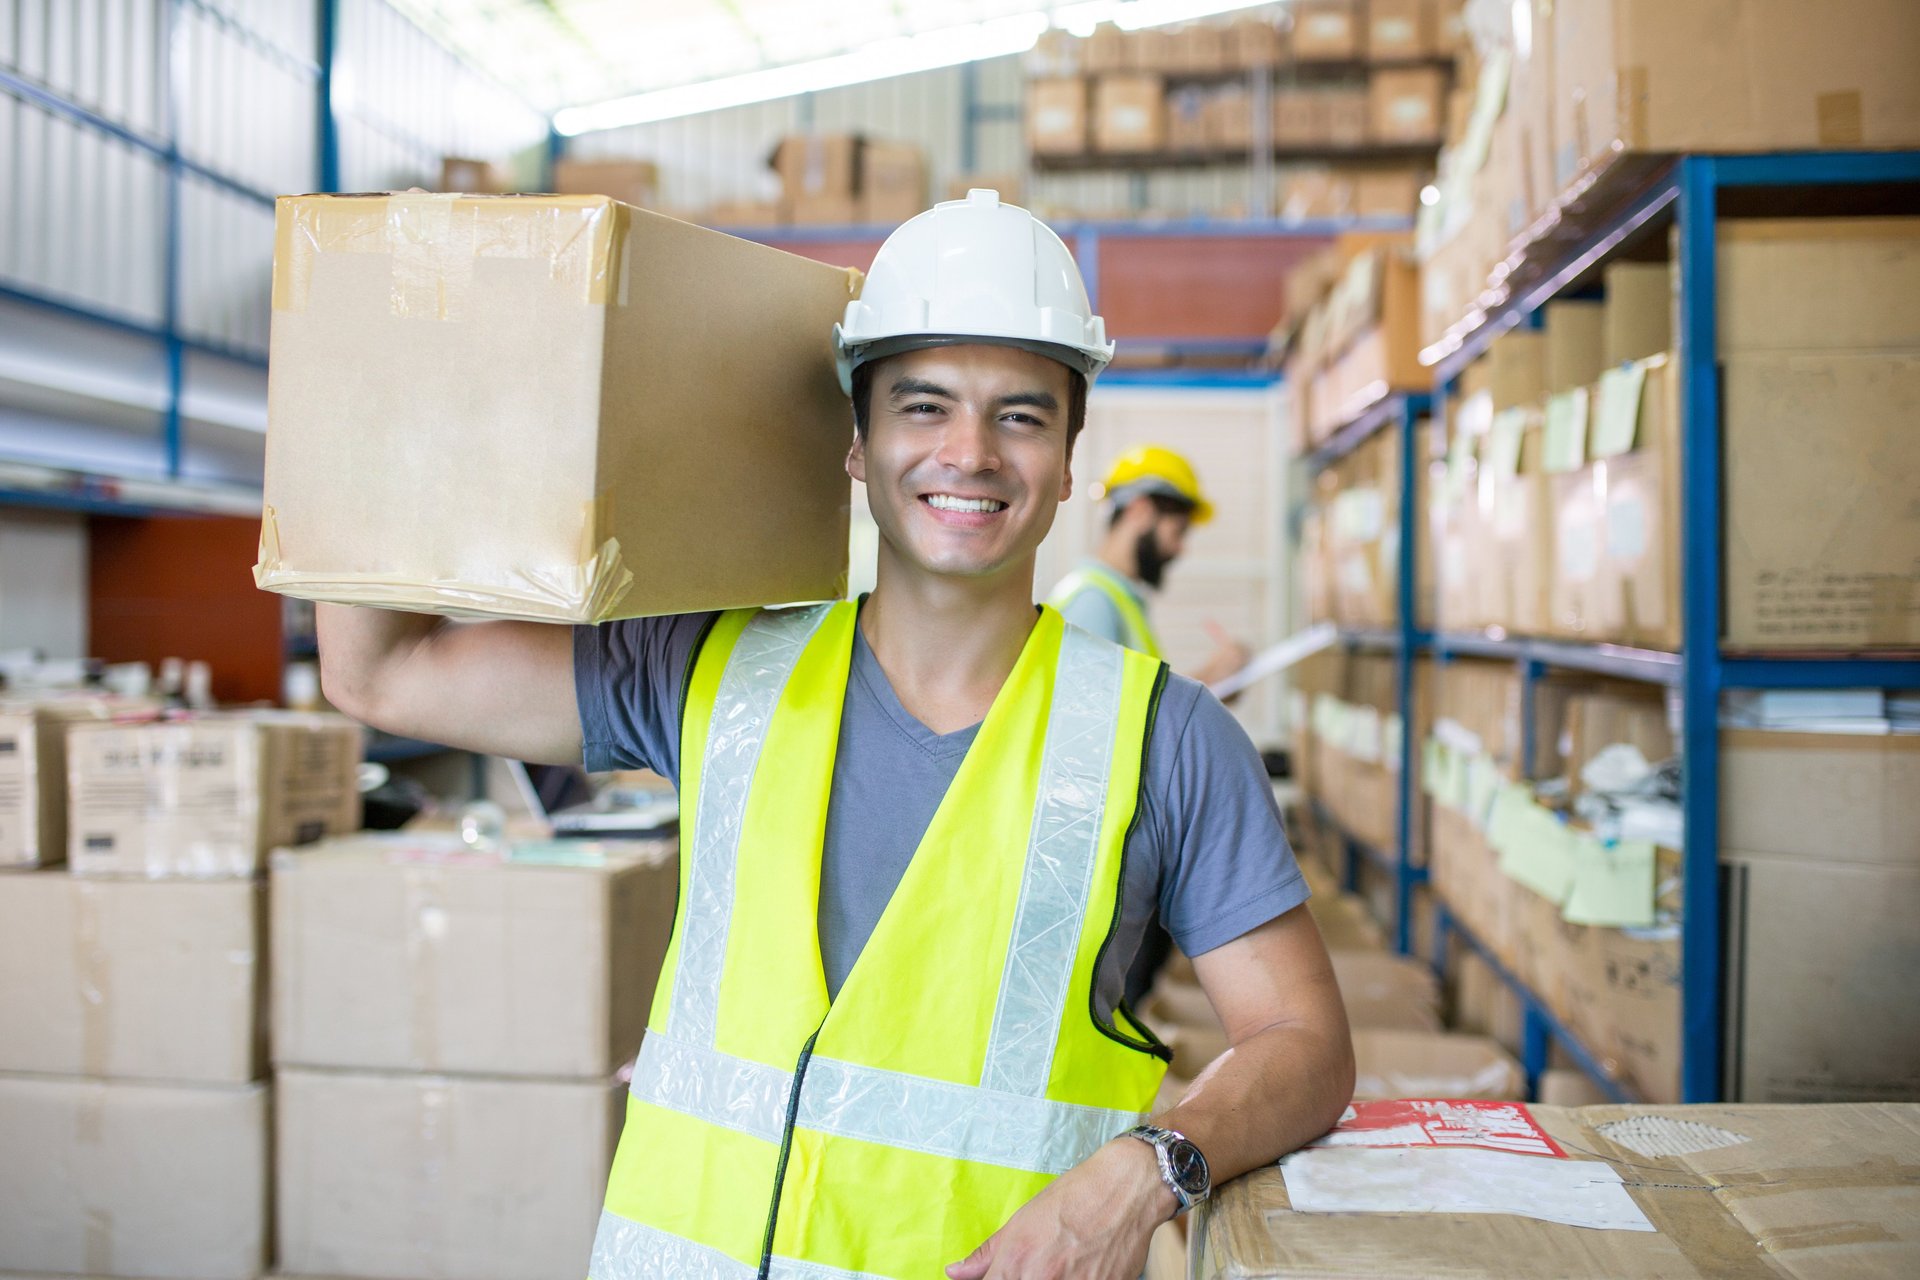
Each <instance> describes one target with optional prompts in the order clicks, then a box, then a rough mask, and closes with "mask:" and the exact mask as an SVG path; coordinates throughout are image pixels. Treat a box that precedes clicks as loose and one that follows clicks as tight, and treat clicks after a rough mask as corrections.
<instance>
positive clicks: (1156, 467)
mask: <svg viewBox="0 0 1920 1280" xmlns="http://www.w3.org/2000/svg"><path fill="white" fill-rule="evenodd" d="M1143 493H1162V494H1165V495H1167V496H1168V497H1170V498H1178V499H1180V500H1181V501H1183V502H1190V503H1192V504H1193V522H1194V523H1195V524H1205V523H1206V522H1207V521H1209V520H1211V519H1213V504H1212V503H1211V502H1208V501H1207V497H1206V495H1205V494H1203V493H1201V492H1200V477H1199V476H1197V475H1195V474H1194V473H1193V464H1192V463H1191V462H1188V461H1187V460H1186V459H1185V458H1183V457H1182V456H1180V455H1179V454H1177V453H1175V452H1174V451H1173V450H1171V449H1169V448H1167V447H1165V446H1164V445H1157V444H1140V445H1135V446H1134V447H1133V448H1131V449H1129V450H1127V451H1126V452H1125V453H1123V454H1121V455H1120V456H1119V457H1118V458H1115V459H1114V461H1113V467H1112V469H1111V470H1109V471H1108V472H1107V478H1106V479H1105V480H1104V481H1102V482H1101V485H1100V492H1099V493H1098V494H1096V495H1095V496H1096V497H1105V498H1114V499H1115V500H1116V501H1121V502H1125V501H1131V500H1132V499H1133V498H1134V497H1135V496H1137V495H1139V494H1143Z"/></svg>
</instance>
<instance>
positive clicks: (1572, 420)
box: [1540, 387, 1587, 474]
mask: <svg viewBox="0 0 1920 1280" xmlns="http://www.w3.org/2000/svg"><path fill="white" fill-rule="evenodd" d="M1542 446H1543V447H1542V449H1541V457H1540V464H1541V466H1542V467H1543V468H1544V469H1545V470H1547V471H1549V472H1552V473H1555V474H1558V473H1560V472H1564V471H1578V470H1579V469H1580V468H1581V467H1583V466H1585V465H1586V462H1587V389H1586V388H1585V387H1575V388H1574V389H1573V390H1571V391H1563V392H1561V393H1560V394H1559V395H1557V396H1554V397H1553V398H1552V399H1551V400H1548V401H1547V425H1546V436H1545V439H1544V440H1543V441H1542Z"/></svg>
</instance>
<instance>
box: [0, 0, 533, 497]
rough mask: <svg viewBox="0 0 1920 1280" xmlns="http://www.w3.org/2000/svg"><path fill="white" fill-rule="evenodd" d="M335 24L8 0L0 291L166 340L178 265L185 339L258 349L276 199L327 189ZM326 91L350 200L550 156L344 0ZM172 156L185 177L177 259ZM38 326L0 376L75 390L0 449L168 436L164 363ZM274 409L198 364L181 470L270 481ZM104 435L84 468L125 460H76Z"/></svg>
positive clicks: (13, 452)
mask: <svg viewBox="0 0 1920 1280" xmlns="http://www.w3.org/2000/svg"><path fill="white" fill-rule="evenodd" d="M320 14H321V3H320V0H0V72H4V73H6V76H7V77H8V78H9V80H10V81H17V82H19V83H6V82H0V286H4V287H5V288H6V289H8V290H10V291H13V292H15V293H18V294H24V295H28V296H32V297H39V298H45V299H48V300H51V301H54V302H58V303H63V304H66V305H68V306H71V307H74V308H77V309H79V310H81V311H84V312H89V313H96V314H99V315H102V316H106V317H111V318H116V319H120V320H124V321H128V322H131V323H133V324H135V325H140V326H144V327H146V328H149V329H162V328H164V327H165V326H166V325H167V323H168V319H169V315H168V312H169V307H168V281H169V271H170V265H169V264H170V262H171V263H173V264H174V265H175V266H176V267H177V271H178V276H177V286H178V289H177V294H176V299H177V308H176V314H175V316H174V317H173V320H174V325H175V330H176V332H178V333H179V334H180V336H181V337H182V338H184V339H186V340H187V341H189V342H191V343H194V344H198V345H200V346H202V347H205V348H211V349H218V350H224V351H231V352H233V353H235V354H236V355H239V356H243V357H250V358H252V359H254V360H257V359H258V358H259V357H261V356H263V355H264V353H265V351H266V345H267V330H268V318H269V294H270V289H271V280H272V259H273V208H272V203H271V197H272V196H273V195H275V194H278V193H284V192H301V191H311V190H314V189H315V188H317V187H318V186H319V154H318V153H319V146H320V142H319V138H320V126H319V118H318V111H319V96H318V85H319V74H320V68H319V65H318V59H319V57H320ZM334 77H335V101H336V117H337V119H338V120H339V126H340V128H339V150H340V161H341V166H340V174H341V183H342V185H343V186H344V187H346V188H347V189H349V190H378V189H384V188H395V187H406V186H411V185H414V184H423V185H429V186H431V185H434V184H435V183H436V182H437V180H438V171H439V164H440V157H441V156H442V155H445V154H465V155H477V156H480V157H483V158H486V159H492V160H496V161H499V160H505V159H507V158H508V157H509V156H510V155H512V154H513V153H515V152H516V151H518V152H531V153H533V154H535V155H536V156H537V153H538V151H539V149H540V148H541V147H542V146H543V145H544V143H545V139H546V121H545V119H544V118H543V117H542V116H541V115H540V114H539V113H538V112H536V111H534V110H532V109H531V108H530V107H528V106H527V105H526V104H524V103H522V102H520V101H519V100H518V99H516V98H514V97H513V96H512V95H511V94H508V93H507V92H506V91H505V90H503V89H501V88H500V87H499V86H497V85H496V84H494V83H493V82H492V81H490V80H488V79H486V78H485V77H483V76H481V75H479V74H478V73H476V72H474V71H472V70H470V69H469V68H467V67H465V66H463V65H461V64H460V63H459V61H458V60H457V59H455V58H454V57H453V55H452V54H450V53H448V52H447V51H446V50H445V49H443V48H441V47H440V46H439V45H437V44H435V43H434V42H433V41H432V40H431V39H429V38H428V37H427V36H426V35H425V34H424V33H422V32H421V31H420V30H419V28H417V27H415V26H414V25H413V24H412V23H411V22H409V21H408V20H406V19H404V18H402V17H400V16H399V14H398V13H396V12H395V11H394V10H393V9H391V8H390V7H389V6H388V5H386V4H385V3H383V2H382V0H340V3H339V8H338V21H337V26H336V29H335V62H334ZM169 87H171V92H169ZM47 99H54V100H57V103H56V102H52V101H47ZM58 103H64V104H71V106H72V107H74V108H78V109H79V112H82V113H85V114H86V115H90V116H91V117H94V118H95V119H94V120H92V121H89V120H87V119H84V118H76V113H75V112H73V111H70V110H62V109H61V107H60V106H59V105H58ZM142 143H145V144H146V145H145V146H143V145H141V144H142ZM169 150H172V151H174V152H175V153H176V154H177V155H178V156H179V157H180V159H181V161H182V162H183V168H182V171H181V173H180V177H179V209H180V215H181V216H180V221H179V235H178V243H177V245H176V246H172V249H173V253H172V254H171V255H170V245H169V239H168V222H169V219H168V201H169V186H170V179H169V176H168V175H169V165H168V163H167V160H166V153H167V152H168V151H169ZM195 167H197V168H199V169H202V170H204V171H205V172H206V176H203V175H202V174H200V173H196V172H193V169H194V168H195ZM34 316H35V313H34V311H33V310H32V308H31V307H23V306H19V305H14V304H7V308H6V313H5V315H4V317H0V373H3V374H4V375H5V376H4V378H0V381H10V382H12V383H14V384H17V385H19V386H23V387H34V386H36V384H38V386H39V387H45V386H46V385H47V384H49V383H54V382H57V383H58V384H59V387H58V390H59V395H58V396H57V397H55V398H53V399H49V397H48V396H47V395H46V394H42V393H41V391H39V390H35V391H34V392H33V393H32V394H30V395H25V396H23V395H21V394H14V395H10V396H8V397H7V400H6V401H0V457H4V456H12V457H28V456H31V457H33V458H34V459H35V460H37V461H42V462H45V461H48V460H53V461H56V462H57V461H59V460H61V458H62V457H63V456H65V455H63V454H62V453H61V452H60V450H59V449H58V448H53V447H50V445H49V443H48V440H47V437H48V436H49V433H50V432H58V431H60V430H62V428H63V424H67V423H71V424H73V425H75V426H77V425H78V424H82V423H85V424H92V425H94V426H109V427H111V428H113V429H117V430H120V431H123V432H127V433H129V434H131V435H135V436H139V437H144V438H146V439H148V440H153V439H156V438H157V433H158V430H159V426H158V422H159V418H160V415H161V413H163V412H164V408H163V406H164V404H165V403H166V399H167V394H166V384H167V375H166V368H165V361H164V358H163V355H162V353H160V352H159V351H157V350H148V349H136V351H135V352H130V351H129V350H127V349H125V346H126V344H125V342H124V340H122V339H120V338H119V337H118V335H115V336H114V337H113V338H111V339H109V338H108V337H107V336H106V334H105V333H104V332H103V333H102V334H101V335H99V338H98V340H97V341H96V340H94V338H93V336H92V335H85V334H84V329H81V330H76V331H75V335H74V336H72V337H69V338H68V339H67V340H65V341H64V342H63V343H62V344H60V345H59V346H58V349H57V350H55V349H52V348H49V346H48V344H47V343H46V342H44V341H42V342H34V341H31V340H30V337H31V335H28V334H27V333H26V332H25V330H24V327H23V326H25V325H27V324H31V323H33V320H34ZM16 320H18V323H16ZM62 323H63V324H64V323H65V322H64V321H63V322H62ZM130 354H131V355H133V358H129V356H130ZM223 364H224V366H225V367H223ZM264 396H265V379H264V376H263V374H262V372H261V371H260V370H259V369H258V368H257V367H256V366H254V365H250V364H247V363H243V362H221V361H219V360H217V359H213V358H210V357H208V356H206V355H204V354H201V355H196V356H195V357H194V359H193V360H191V361H190V362H189V365H188V369H187V387H186V394H185V396H183V405H185V407H186V411H187V412H186V417H187V421H186V422H185V424H184V426H185V433H184V444H185V455H184V457H183V474H185V475H188V476H196V477H199V478H202V479H217V480H225V481H235V480H238V481H241V482H245V481H247V480H249V479H254V478H257V475H258V470H259V464H258V457H259V452H260V441H259V430H260V427H261V425H263V423H264ZM7 401H10V402H11V403H8V402H7ZM28 402H30V406H29V403H28ZM156 405H159V406H162V408H160V409H156V407H155V406H156ZM28 407H30V408H31V410H32V413H31V414H29V413H27V412H26V410H27V408H28ZM196 415H198V416H196ZM92 434H97V433H89V432H85V431H79V430H74V431H70V432H68V433H67V438H69V439H71V440H73V441H74V442H75V451H74V452H73V454H72V456H71V458H70V459H69V460H70V462H71V465H74V466H76V467H92V468H99V467H103V466H108V467H111V469H115V470H125V469H128V467H127V465H126V463H125V457H126V455H125V454H124V453H122V452H121V451H119V450H116V449H112V448H106V449H104V451H103V449H101V448H91V449H89V450H86V451H81V450H80V448H79V441H81V440H83V439H88V438H91V435H92ZM136 453H137V451H136ZM140 456H145V455H140ZM108 459H119V460H120V461H119V462H117V463H109V462H108ZM132 469H135V470H138V469H140V468H137V467H135V468H132Z"/></svg>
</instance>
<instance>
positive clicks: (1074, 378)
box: [853, 360, 1087, 458]
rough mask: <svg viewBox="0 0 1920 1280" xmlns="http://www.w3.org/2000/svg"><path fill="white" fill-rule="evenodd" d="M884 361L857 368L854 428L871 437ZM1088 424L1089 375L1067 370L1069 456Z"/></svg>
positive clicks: (1071, 454) (1070, 456)
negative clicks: (870, 418) (876, 377)
mask: <svg viewBox="0 0 1920 1280" xmlns="http://www.w3.org/2000/svg"><path fill="white" fill-rule="evenodd" d="M880 363H881V362H880V361H878V360H869V361H867V362H866V363H865V364H863V365H859V366H857V367H856V368H855V369H854V371H853V430H854V433H855V434H856V435H858V436H859V437H860V438H861V439H862V440H865V439H866V438H867V415H868V414H869V413H871V412H872V410H873V371H874V369H875V368H876V367H877V366H878V365H879V364H880ZM1086 425H1087V378H1086V375H1085V374H1083V373H1081V372H1080V371H1079V370H1078V369H1068V370H1067V457H1068V458H1072V457H1073V442H1074V440H1075V439H1076V438H1077V437H1078V436H1079V434H1080V428H1082V427H1084V426H1086Z"/></svg>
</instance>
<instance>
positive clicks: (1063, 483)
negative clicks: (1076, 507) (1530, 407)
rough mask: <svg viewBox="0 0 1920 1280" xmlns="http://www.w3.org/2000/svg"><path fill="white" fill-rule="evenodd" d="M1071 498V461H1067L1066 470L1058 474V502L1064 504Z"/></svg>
mask: <svg viewBox="0 0 1920 1280" xmlns="http://www.w3.org/2000/svg"><path fill="white" fill-rule="evenodd" d="M1072 496H1073V459H1072V458H1068V459H1067V469H1066V470H1065V471H1063V472H1061V473H1060V501H1062V502H1065V501H1066V500H1067V499H1068V498H1071V497H1072Z"/></svg>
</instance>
